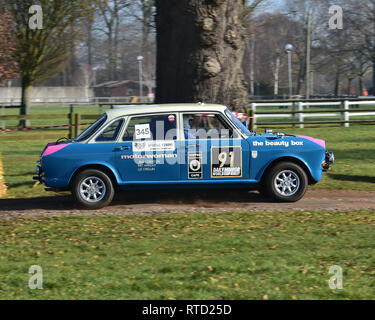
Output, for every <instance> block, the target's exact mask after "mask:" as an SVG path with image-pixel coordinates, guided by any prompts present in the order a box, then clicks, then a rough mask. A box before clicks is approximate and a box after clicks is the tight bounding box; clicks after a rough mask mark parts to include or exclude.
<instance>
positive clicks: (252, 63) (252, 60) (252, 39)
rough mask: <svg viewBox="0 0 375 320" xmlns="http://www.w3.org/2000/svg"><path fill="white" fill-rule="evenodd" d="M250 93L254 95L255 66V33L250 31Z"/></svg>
mask: <svg viewBox="0 0 375 320" xmlns="http://www.w3.org/2000/svg"><path fill="white" fill-rule="evenodd" d="M249 65H250V94H251V95H252V96H254V94H255V90H254V82H255V81H254V78H255V77H254V74H255V72H254V68H255V33H254V32H252V33H251V36H250V63H249Z"/></svg>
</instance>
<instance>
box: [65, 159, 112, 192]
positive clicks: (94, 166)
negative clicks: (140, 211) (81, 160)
mask: <svg viewBox="0 0 375 320" xmlns="http://www.w3.org/2000/svg"><path fill="white" fill-rule="evenodd" d="M87 169H95V170H99V171H103V172H104V173H106V174H107V175H108V177H109V178H110V179H111V181H112V183H113V187H114V188H117V187H118V180H117V177H116V174H115V173H114V172H113V170H112V169H111V168H110V167H108V166H106V165H104V164H99V163H92V164H84V165H82V166H80V167H79V168H77V169H76V170H75V171H74V172H73V174H72V176H71V177H70V180H69V187H71V184H72V181H73V180H74V178H75V177H76V176H77V175H78V174H79V173H81V172H82V171H84V170H87Z"/></svg>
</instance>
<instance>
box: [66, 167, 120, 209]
mask: <svg viewBox="0 0 375 320" xmlns="http://www.w3.org/2000/svg"><path fill="white" fill-rule="evenodd" d="M71 191H72V195H73V198H74V199H75V201H76V202H77V204H78V205H79V206H81V207H84V208H86V209H100V208H103V207H105V206H107V205H109V204H110V203H111V202H112V200H113V197H114V195H115V189H114V187H113V183H112V180H111V178H110V177H109V176H108V175H107V174H106V173H104V172H102V171H100V170H95V169H88V170H84V171H82V172H80V173H79V174H77V175H76V176H75V177H74V179H73V181H72V184H71Z"/></svg>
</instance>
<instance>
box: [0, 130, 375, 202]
mask: <svg viewBox="0 0 375 320" xmlns="http://www.w3.org/2000/svg"><path fill="white" fill-rule="evenodd" d="M374 128H375V126H371V125H363V126H359V125H353V126H351V127H349V128H340V127H321V128H305V129H291V128H284V129H281V130H282V131H285V132H286V133H292V134H302V135H309V136H312V137H316V138H321V139H324V140H326V141H327V149H329V150H333V151H334V152H335V156H336V162H335V164H334V165H333V167H332V168H331V169H330V171H329V172H328V173H327V174H325V175H324V178H323V180H322V181H321V182H320V183H318V184H317V185H315V186H313V187H312V188H317V189H355V190H373V191H375V139H374V132H375V130H374ZM259 130H260V129H259ZM67 133H68V132H67V130H38V131H29V132H7V133H1V132H0V152H1V153H2V156H3V161H4V171H5V182H6V184H7V185H8V197H32V196H39V195H46V194H47V193H46V192H45V191H44V188H43V187H42V186H37V187H35V188H33V184H34V182H33V181H32V176H33V175H34V172H35V165H36V163H35V162H36V161H37V160H38V159H39V155H40V152H41V151H42V150H43V148H44V146H45V145H46V144H47V142H51V141H55V140H56V139H57V138H60V137H63V136H67Z"/></svg>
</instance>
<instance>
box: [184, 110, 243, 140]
mask: <svg viewBox="0 0 375 320" xmlns="http://www.w3.org/2000/svg"><path fill="white" fill-rule="evenodd" d="M183 123H184V135H185V139H228V138H237V137H238V135H237V133H236V132H234V131H233V129H232V128H231V126H230V125H229V124H228V123H227V122H226V121H224V120H223V118H222V117H221V116H220V115H219V114H207V113H194V114H184V116H183Z"/></svg>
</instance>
